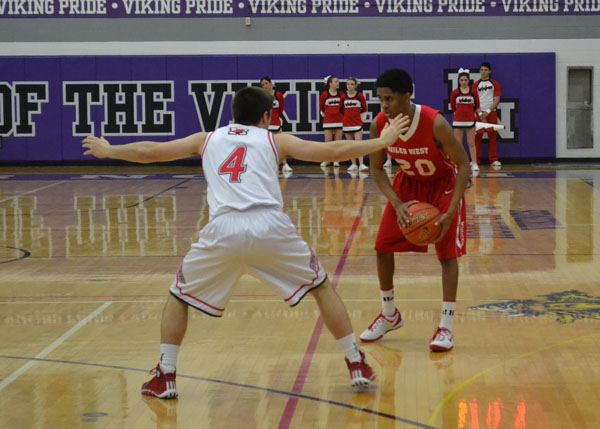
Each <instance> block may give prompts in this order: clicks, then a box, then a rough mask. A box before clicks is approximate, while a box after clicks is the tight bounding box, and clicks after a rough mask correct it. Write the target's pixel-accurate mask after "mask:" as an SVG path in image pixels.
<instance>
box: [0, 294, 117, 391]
mask: <svg viewBox="0 0 600 429" xmlns="http://www.w3.org/2000/svg"><path fill="white" fill-rule="evenodd" d="M111 304H112V302H111V301H107V302H105V303H104V304H102V305H101V306H100V307H98V308H97V309H96V310H94V311H93V312H91V313H90V314H89V315H88V316H87V317H86V318H85V319H83V320H81V321H80V322H79V323H77V324H76V325H75V326H73V327H72V328H71V329H69V330H68V331H67V332H66V333H65V334H64V335H63V336H61V337H60V338H58V339H56V340H55V341H54V342H53V343H52V344H50V345H49V346H48V347H46V348H45V349H44V350H42V351H41V352H40V353H38V354H37V355H36V356H35V358H34V359H31V360H29V362H27V363H26V364H25V365H23V366H22V367H21V368H19V369H18V370H16V371H15V372H13V373H12V374H11V375H9V376H8V377H6V378H5V379H4V380H2V381H1V382H0V392H1V391H2V390H3V389H4V388H5V387H6V386H8V385H9V384H11V383H12V382H13V381H15V380H16V379H17V378H19V377H20V376H21V375H23V374H24V373H25V372H27V371H28V370H29V369H30V368H31V367H32V366H34V365H35V364H36V362H37V361H36V359H37V360H39V359H43V358H44V357H46V356H47V355H49V354H50V353H52V352H53V351H54V350H55V349H56V348H57V347H59V346H60V345H61V344H62V343H64V342H65V341H66V340H68V339H69V338H70V337H72V336H73V335H74V334H75V333H76V332H77V331H79V330H80V329H81V328H82V327H83V326H85V325H86V324H87V323H88V322H89V321H90V320H92V319H93V318H94V317H96V316H97V315H99V314H100V313H102V312H103V311H104V310H105V309H106V308H107V307H108V306H109V305H111Z"/></svg>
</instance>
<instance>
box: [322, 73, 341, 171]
mask: <svg viewBox="0 0 600 429" xmlns="http://www.w3.org/2000/svg"><path fill="white" fill-rule="evenodd" d="M325 79H326V81H325V82H326V83H325V91H323V93H322V94H321V99H320V101H319V111H320V113H321V116H322V117H323V132H324V134H325V142H330V141H333V140H341V139H342V137H343V131H342V122H343V119H344V118H343V116H342V112H341V107H342V103H343V100H344V97H345V96H346V95H345V94H344V92H343V91H340V90H339V88H340V80H339V79H338V78H337V77H335V76H327V77H326V78H325ZM327 164H329V163H328V162H322V163H321V167H326V166H327ZM333 166H334V167H339V166H340V163H339V162H334V163H333Z"/></svg>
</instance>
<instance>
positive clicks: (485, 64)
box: [479, 61, 492, 71]
mask: <svg viewBox="0 0 600 429" xmlns="http://www.w3.org/2000/svg"><path fill="white" fill-rule="evenodd" d="M481 67H487V68H488V69H490V71H492V66H491V65H490V63H488V62H487V61H484V62H482V63H481V65H480V66H479V68H481Z"/></svg>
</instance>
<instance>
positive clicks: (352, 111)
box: [342, 77, 369, 171]
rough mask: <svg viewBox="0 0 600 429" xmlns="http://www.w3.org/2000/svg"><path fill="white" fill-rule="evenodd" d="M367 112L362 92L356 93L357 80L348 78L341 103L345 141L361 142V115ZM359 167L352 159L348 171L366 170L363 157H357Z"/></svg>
mask: <svg viewBox="0 0 600 429" xmlns="http://www.w3.org/2000/svg"><path fill="white" fill-rule="evenodd" d="M366 112H367V100H365V96H364V95H363V94H362V92H359V91H358V80H357V79H356V78H354V77H349V78H348V80H347V81H346V97H344V101H343V103H342V114H343V115H344V116H343V120H342V127H343V128H342V129H343V131H344V134H345V135H346V140H362V134H363V115H364V114H366ZM358 160H359V164H360V166H357V165H356V162H355V161H356V159H355V158H352V160H351V161H352V164H351V165H350V167H348V171H356V170H360V171H364V170H368V169H369V167H367V166H366V165H365V164H364V163H363V157H362V156H361V157H359V158H358Z"/></svg>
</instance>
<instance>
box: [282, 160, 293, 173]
mask: <svg viewBox="0 0 600 429" xmlns="http://www.w3.org/2000/svg"><path fill="white" fill-rule="evenodd" d="M281 171H287V172H290V171H292V167H290V166H289V164H288V163H287V162H286V163H285V164H283V167H281Z"/></svg>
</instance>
